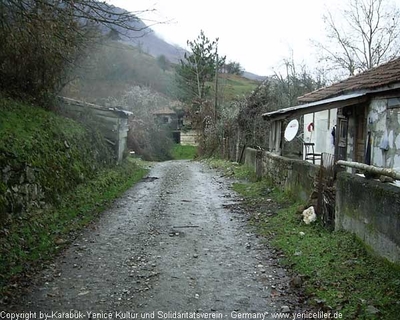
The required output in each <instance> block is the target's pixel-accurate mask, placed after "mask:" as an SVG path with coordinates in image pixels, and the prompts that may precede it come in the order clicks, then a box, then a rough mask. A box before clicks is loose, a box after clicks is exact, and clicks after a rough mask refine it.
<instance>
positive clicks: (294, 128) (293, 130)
mask: <svg viewBox="0 0 400 320" xmlns="http://www.w3.org/2000/svg"><path fill="white" fill-rule="evenodd" d="M298 131H299V122H298V121H297V120H296V119H293V120H292V121H290V122H289V123H288V125H287V127H286V129H285V135H284V137H285V139H286V141H292V140H293V139H294V138H295V137H296V134H297V132H298Z"/></svg>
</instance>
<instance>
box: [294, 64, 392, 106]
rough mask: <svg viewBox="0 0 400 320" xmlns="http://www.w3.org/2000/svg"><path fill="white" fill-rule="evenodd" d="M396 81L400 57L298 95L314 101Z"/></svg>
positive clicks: (299, 100) (304, 100)
mask: <svg viewBox="0 0 400 320" xmlns="http://www.w3.org/2000/svg"><path fill="white" fill-rule="evenodd" d="M395 82H400V57H399V58H396V59H393V60H391V61H389V62H387V63H384V64H382V65H380V66H377V67H375V68H372V69H369V70H367V71H364V72H363V73H360V74H357V75H355V76H352V77H350V78H348V79H346V80H343V81H340V82H337V83H334V84H332V85H330V86H328V87H324V88H320V89H318V90H315V91H312V92H310V93H307V94H305V95H303V96H301V97H298V98H297V101H298V102H299V103H307V102H314V101H319V100H322V99H327V98H330V97H334V96H338V95H341V94H343V93H350V92H352V91H360V90H367V89H369V90H370V89H375V88H379V87H383V86H387V85H390V84H393V83H395Z"/></svg>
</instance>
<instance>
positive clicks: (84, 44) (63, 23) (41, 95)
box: [0, 0, 146, 104]
mask: <svg viewBox="0 0 400 320" xmlns="http://www.w3.org/2000/svg"><path fill="white" fill-rule="evenodd" d="M110 28H113V29H114V30H115V32H123V31H127V30H128V31H141V30H142V29H145V28H146V26H145V25H144V24H142V23H140V20H139V19H138V18H137V16H136V15H135V14H133V13H129V12H127V11H125V10H122V9H118V8H115V7H113V6H111V5H109V4H107V3H104V2H100V1H95V0H0V43H1V46H2V49H1V50H0V78H1V79H2V81H1V82H0V91H1V92H2V93H4V94H7V95H9V96H13V97H18V98H21V97H24V98H28V99H30V100H32V101H34V102H35V103H37V104H43V103H45V102H48V100H49V97H51V96H52V95H54V94H56V93H57V92H58V91H59V90H60V89H61V88H62V87H63V85H65V84H66V83H67V82H68V72H67V71H68V70H69V69H71V68H74V67H76V66H77V65H78V64H79V62H80V61H81V60H82V59H83V58H84V57H85V56H86V55H87V48H88V47H89V46H90V45H91V44H93V43H94V41H93V40H99V39H100V38H102V36H103V34H104V33H105V31H109V30H110Z"/></svg>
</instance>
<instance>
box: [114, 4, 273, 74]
mask: <svg viewBox="0 0 400 320" xmlns="http://www.w3.org/2000/svg"><path fill="white" fill-rule="evenodd" d="M114 9H115V12H116V13H119V12H123V11H125V10H124V9H121V8H117V7H115V8H114ZM130 25H131V27H132V28H133V29H136V30H138V31H133V30H124V29H122V28H118V27H116V28H115V27H111V29H114V30H115V31H117V32H118V33H119V36H120V38H121V40H122V41H123V42H125V43H128V44H130V45H132V46H135V47H139V48H140V49H141V50H142V51H143V52H146V53H148V54H150V55H152V56H153V57H158V56H160V55H164V56H165V57H166V58H167V59H168V60H169V61H170V62H172V63H178V62H179V60H180V59H182V58H183V56H184V54H185V52H186V50H185V49H183V48H181V47H179V46H175V45H172V44H170V43H168V42H167V41H165V40H163V39H162V38H161V37H159V36H158V35H157V34H156V33H155V32H154V31H153V29H151V28H150V27H148V26H147V25H146V24H145V23H144V22H143V21H142V20H140V19H137V20H136V21H133V22H131V23H130ZM108 31H110V30H108ZM243 77H245V78H247V79H250V80H256V81H263V80H265V79H266V78H267V77H264V76H259V75H257V74H254V73H251V72H247V71H245V72H244V73H243Z"/></svg>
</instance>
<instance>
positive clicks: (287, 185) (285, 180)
mask: <svg viewBox="0 0 400 320" xmlns="http://www.w3.org/2000/svg"><path fill="white" fill-rule="evenodd" d="M244 162H245V164H246V165H248V166H250V167H252V168H254V170H255V171H256V172H257V171H258V172H257V175H258V176H259V175H261V176H263V177H266V178H268V179H271V180H272V181H273V182H274V184H276V185H278V186H281V187H282V188H284V189H285V190H287V191H289V192H291V193H292V194H293V195H295V196H296V197H298V198H299V199H301V200H303V201H306V200H307V199H308V198H309V196H310V195H311V193H312V192H313V190H314V180H315V177H316V176H317V174H318V166H316V165H313V164H312V163H309V162H306V161H302V160H297V159H289V158H286V157H281V156H278V155H276V154H274V153H271V152H268V151H257V150H255V149H251V148H246V151H245V160H244Z"/></svg>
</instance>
